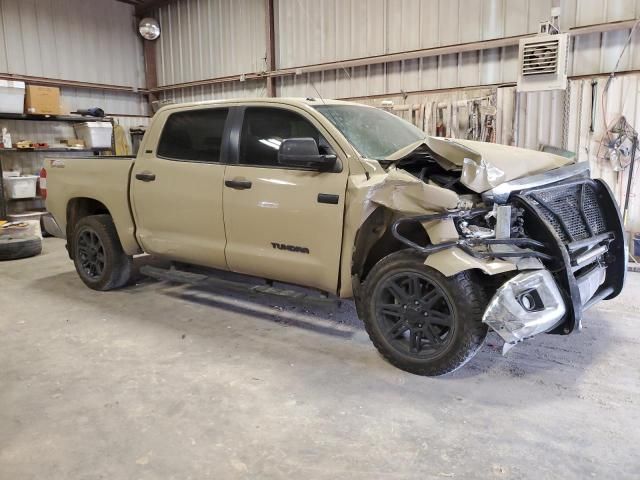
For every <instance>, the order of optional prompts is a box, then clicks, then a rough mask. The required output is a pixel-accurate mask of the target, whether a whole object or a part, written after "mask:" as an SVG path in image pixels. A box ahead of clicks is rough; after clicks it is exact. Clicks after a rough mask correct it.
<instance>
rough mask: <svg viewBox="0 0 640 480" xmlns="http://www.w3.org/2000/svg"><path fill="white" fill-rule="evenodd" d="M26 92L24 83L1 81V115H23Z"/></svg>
mask: <svg viewBox="0 0 640 480" xmlns="http://www.w3.org/2000/svg"><path fill="white" fill-rule="evenodd" d="M24 91H25V87H24V82H18V81H13V80H0V113H23V112H24Z"/></svg>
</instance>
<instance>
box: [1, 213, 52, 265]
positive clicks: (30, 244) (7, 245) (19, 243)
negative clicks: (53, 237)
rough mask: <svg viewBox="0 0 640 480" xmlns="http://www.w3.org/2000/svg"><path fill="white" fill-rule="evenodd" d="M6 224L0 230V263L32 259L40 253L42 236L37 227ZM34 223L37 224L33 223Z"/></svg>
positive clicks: (28, 223)
mask: <svg viewBox="0 0 640 480" xmlns="http://www.w3.org/2000/svg"><path fill="white" fill-rule="evenodd" d="M31 223H32V222H26V224H18V225H12V224H6V225H3V226H2V228H0V261H1V260H17V259H19V258H27V257H33V256H35V255H40V253H41V252H42V235H41V234H40V228H39V225H37V226H35V225H32V224H31ZM33 223H36V224H37V222H33Z"/></svg>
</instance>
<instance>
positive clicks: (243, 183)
mask: <svg viewBox="0 0 640 480" xmlns="http://www.w3.org/2000/svg"><path fill="white" fill-rule="evenodd" d="M224 184H225V186H227V187H229V188H234V189H236V190H247V189H249V188H251V185H252V184H251V182H250V181H249V180H225V181H224Z"/></svg>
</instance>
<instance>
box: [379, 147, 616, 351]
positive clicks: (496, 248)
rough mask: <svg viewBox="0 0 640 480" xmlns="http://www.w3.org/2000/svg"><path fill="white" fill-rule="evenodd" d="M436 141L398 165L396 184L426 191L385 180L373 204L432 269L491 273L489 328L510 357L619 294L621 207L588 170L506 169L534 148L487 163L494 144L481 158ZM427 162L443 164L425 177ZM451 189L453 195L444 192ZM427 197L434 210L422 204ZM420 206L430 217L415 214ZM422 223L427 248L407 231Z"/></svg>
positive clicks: (576, 324)
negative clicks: (415, 183)
mask: <svg viewBox="0 0 640 480" xmlns="http://www.w3.org/2000/svg"><path fill="white" fill-rule="evenodd" d="M435 140H436V139H430V140H429V143H425V145H423V146H422V147H420V146H414V150H413V151H409V149H407V151H405V152H403V153H402V156H400V158H396V159H394V160H398V162H397V163H396V164H395V165H394V167H395V168H396V169H397V170H395V172H396V173H392V174H391V177H394V178H396V179H397V178H399V177H397V175H398V172H402V173H401V174H402V175H405V174H406V172H410V173H411V174H412V176H413V177H414V179H416V180H419V181H420V183H422V185H424V186H423V187H420V188H421V191H419V190H417V189H414V188H412V187H411V186H409V187H407V185H411V182H408V183H407V184H405V185H404V190H403V188H402V185H401V183H402V182H400V183H398V182H396V184H388V183H387V182H383V183H382V184H380V185H377V186H376V187H374V188H372V189H371V191H370V194H369V196H368V197H369V200H370V201H371V202H373V203H375V204H378V205H382V206H385V207H387V208H389V209H391V210H393V211H395V212H396V213H397V214H398V215H396V216H395V217H394V220H393V223H392V225H391V232H392V234H393V236H394V238H395V239H396V240H398V241H399V242H401V243H402V244H404V245H405V246H406V247H409V248H412V249H415V250H417V251H420V252H422V253H424V254H426V255H427V258H426V261H425V263H426V264H427V265H429V266H432V267H433V268H436V269H438V270H439V271H441V272H442V273H444V274H445V275H453V274H455V273H458V272H460V271H462V270H465V269H472V268H473V269H478V270H480V271H482V272H484V273H486V274H489V275H490V276H491V277H489V278H490V279H491V280H492V281H488V282H487V285H488V286H487V290H488V291H489V293H490V295H491V300H490V301H489V304H488V306H487V308H486V311H485V313H484V316H483V321H484V322H485V323H486V324H487V325H488V326H489V327H490V328H491V329H493V330H494V331H495V332H497V333H498V335H499V336H500V337H501V338H502V339H503V340H504V342H505V346H504V350H503V351H504V352H506V351H507V350H509V349H510V348H511V347H512V346H513V345H515V344H516V343H518V342H520V341H522V340H524V339H526V338H529V337H532V336H534V335H537V334H539V333H554V334H569V333H571V332H573V331H575V330H578V329H580V328H581V325H582V323H581V322H582V315H583V312H584V311H585V310H586V309H587V308H589V307H590V306H592V305H593V304H595V303H597V302H598V301H600V300H604V299H610V298H613V297H615V296H616V295H617V294H618V293H619V292H620V291H621V289H622V286H623V283H624V278H625V272H626V245H625V236H624V230H623V226H622V221H621V218H620V214H619V210H618V208H617V206H616V203H615V200H614V198H613V195H612V194H611V192H610V190H609V188H608V187H607V185H606V184H605V183H604V182H602V181H600V180H592V179H591V178H589V170H588V167H587V166H586V165H584V164H569V165H567V164H568V163H571V162H570V161H568V160H566V159H561V158H560V157H555V156H552V157H549V156H547V157H541V156H538V157H537V158H538V159H540V160H541V161H542V162H543V163H544V162H545V161H546V164H544V165H542V166H539V167H536V166H535V165H536V164H535V162H529V163H530V165H531V164H533V165H534V167H533V170H532V169H531V167H529V171H527V172H525V171H524V167H523V166H522V164H521V163H520V162H515V165H516V166H514V167H513V169H511V170H509V169H510V166H509V163H508V162H507V161H505V155H511V156H514V155H515V156H516V157H517V156H518V155H520V156H522V155H525V153H526V152H527V151H525V150H521V149H516V150H518V152H516V153H515V154H514V153H513V152H514V151H515V150H514V151H510V150H504V148H505V147H502V146H500V149H502V153H504V154H505V155H499V156H498V158H497V161H493V162H489V161H487V157H488V153H489V151H490V149H491V146H490V145H483V146H482V148H483V149H484V151H483V152H482V154H480V153H478V152H477V151H476V149H475V148H472V147H473V146H471V145H468V144H464V145H461V146H460V148H459V149H456V145H455V143H454V142H446V143H443V141H442V140H439V139H438V140H437V141H435ZM468 143H470V142H468ZM506 148H507V149H508V148H509V147H506ZM416 152H418V155H417V156H416ZM539 153H540V152H529V154H530V155H533V156H535V155H538V154H539ZM445 155H446V158H445ZM456 155H457V156H456ZM452 158H453V160H451V159H452ZM425 159H427V163H425ZM429 160H431V161H432V163H434V162H435V163H436V164H437V165H436V167H435V168H434V169H432V170H431V171H426V170H428V161H429ZM447 162H449V164H448V163H447ZM425 165H427V167H425ZM538 165H540V164H538ZM418 167H419V168H418ZM535 168H538V170H537V171H536V170H535ZM403 170H406V171H403ZM391 171H392V172H393V170H391ZM425 171H426V173H425ZM434 172H435V173H434ZM443 172H444V173H443ZM514 172H515V173H514ZM415 177H417V178H415ZM428 188H431V189H436V190H433V191H430V192H426V191H425V189H428ZM409 192H413V193H409ZM444 192H447V193H444ZM454 192H455V193H456V197H455V198H454V197H452V196H448V195H447V194H448V193H454ZM421 193H422V194H425V195H426V196H425V197H422V198H430V199H431V203H427V204H425V202H422V204H420V202H419V201H418V200H416V199H419V198H420V195H419V194H421ZM429 193H431V196H430V197H429V196H428V194H429ZM434 193H436V194H437V195H435V196H434V195H433V194H434ZM434 204H438V205H439V206H440V208H438V207H437V205H434ZM420 206H422V207H423V210H422V212H425V211H428V212H430V213H425V214H421V215H420V214H417V213H418V212H420ZM416 224H419V225H420V226H421V227H423V228H424V230H425V231H426V232H427V234H428V241H427V242H419V241H417V240H416V238H415V236H413V235H409V234H408V233H407V232H411V231H415V227H416Z"/></svg>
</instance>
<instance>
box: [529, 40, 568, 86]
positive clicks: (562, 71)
mask: <svg viewBox="0 0 640 480" xmlns="http://www.w3.org/2000/svg"><path fill="white" fill-rule="evenodd" d="M567 41H568V37H567V34H566V33H560V34H555V35H536V36H535V37H530V38H525V39H523V40H520V53H519V60H520V69H519V72H518V87H517V89H518V91H519V92H534V91H540V90H565V89H566V88H567Z"/></svg>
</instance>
